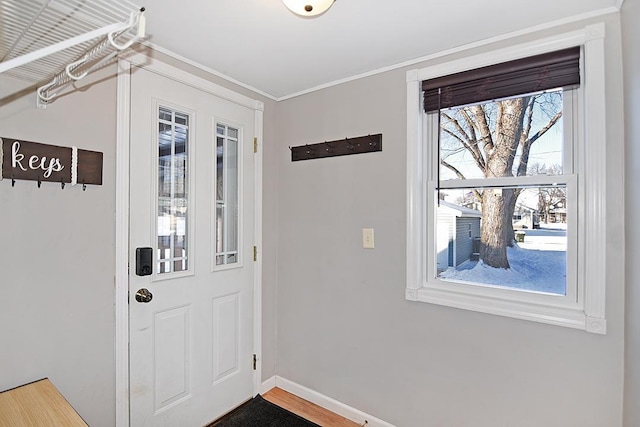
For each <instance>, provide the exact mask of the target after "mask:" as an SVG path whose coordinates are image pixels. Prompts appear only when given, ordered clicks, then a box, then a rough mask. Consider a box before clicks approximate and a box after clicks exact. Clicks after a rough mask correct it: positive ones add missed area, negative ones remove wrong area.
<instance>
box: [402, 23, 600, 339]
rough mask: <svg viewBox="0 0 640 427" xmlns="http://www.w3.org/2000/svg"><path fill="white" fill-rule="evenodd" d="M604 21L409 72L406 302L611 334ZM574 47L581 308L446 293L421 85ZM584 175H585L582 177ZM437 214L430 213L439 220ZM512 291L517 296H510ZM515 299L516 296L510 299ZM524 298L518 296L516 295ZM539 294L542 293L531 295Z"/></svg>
mask: <svg viewBox="0 0 640 427" xmlns="http://www.w3.org/2000/svg"><path fill="white" fill-rule="evenodd" d="M604 37H605V31H604V24H602V23H600V24H595V25H589V26H587V27H585V28H584V29H582V30H578V31H573V32H570V33H564V34H560V35H557V36H553V37H550V38H545V39H541V40H538V41H535V42H530V43H524V44H520V45H515V46H512V47H509V48H504V49H500V50H496V51H493V52H489V53H485V54H481V55H475V56H469V57H465V58H463V59H459V60H454V61H450V62H447V63H443V64H439V65H435V66H431V67H426V68H421V69H415V70H410V71H408V72H407V264H406V273H407V283H406V299H408V300H410V301H421V302H427V303H433V304H439V305H444V306H449V307H455V308H461V309H466V310H472V311H478V312H482V313H489V314H495V315H500V316H506V317H513V318H517V319H524V320H530V321H535V322H541V323H547V324H552V325H558V326H565V327H570V328H575V329H582V330H585V331H588V332H593V333H598V334H605V333H606V318H605V290H606V288H605V286H606V266H605V260H606V250H605V245H606V204H605V203H606V198H605V187H606V164H605V159H606V144H605V143H604V141H606V126H605V125H606V109H605V59H604ZM573 46H583V47H584V62H583V64H584V73H583V76H582V78H583V80H582V84H581V86H582V88H583V94H584V111H583V113H582V114H583V116H582V120H581V122H582V126H581V127H580V129H578V137H581V138H582V142H581V143H579V147H580V149H579V151H580V152H579V153H574V155H576V156H578V155H579V156H582V159H583V160H582V162H578V164H579V163H582V164H583V165H584V171H588V173H584V171H583V170H580V169H578V170H575V171H574V173H576V174H577V175H578V176H579V179H580V185H579V194H578V199H579V206H578V223H579V224H580V226H579V228H580V229H581V230H588V232H584V233H583V234H582V235H580V234H579V235H578V239H579V240H580V244H579V245H578V254H577V256H578V259H579V261H580V262H578V271H577V279H578V292H579V293H580V292H583V295H578V298H577V302H576V304H574V305H573V306H570V305H566V304H562V305H559V306H554V305H551V304H548V303H547V302H544V301H539V300H538V301H536V298H535V297H534V298H522V293H521V292H516V291H504V290H499V291H501V292H496V291H498V290H497V289H492V288H488V287H481V286H464V285H460V286H452V287H451V288H449V287H447V288H442V287H440V288H438V287H434V286H431V285H430V284H429V283H428V282H427V281H426V277H428V276H427V274H426V267H427V266H426V262H425V260H427V253H426V252H427V249H426V248H427V245H426V235H427V232H428V230H427V203H426V195H427V194H429V193H427V190H428V189H427V188H425V185H426V182H427V180H426V177H425V176H424V166H425V153H424V147H423V145H424V143H423V136H424V130H423V115H424V113H423V111H422V99H421V98H422V97H421V82H422V81H423V80H428V79H431V78H435V77H440V76H444V75H448V74H452V73H457V72H462V71H467V70H470V69H474V68H479V67H484V66H488V65H493V64H497V63H500V62H505V61H510V60H515V59H519V58H524V57H528V56H533V55H538V54H542V53H546V52H551V51H554V50H560V49H564V48H569V47H573ZM580 175H581V176H580ZM431 216H432V215H429V218H431ZM509 292H510V294H509ZM509 295H513V297H509ZM515 295H517V296H518V297H516V296H515ZM531 295H535V294H531Z"/></svg>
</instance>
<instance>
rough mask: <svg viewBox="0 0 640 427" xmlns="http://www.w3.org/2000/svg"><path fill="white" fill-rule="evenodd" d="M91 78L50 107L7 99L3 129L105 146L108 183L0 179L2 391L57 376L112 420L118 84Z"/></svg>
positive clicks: (100, 418)
mask: <svg viewBox="0 0 640 427" xmlns="http://www.w3.org/2000/svg"><path fill="white" fill-rule="evenodd" d="M91 79H93V80H95V79H98V80H99V83H97V84H94V85H91V87H90V88H88V90H86V91H78V92H75V93H74V94H73V95H70V96H65V97H63V98H61V99H59V100H58V101H56V102H55V103H54V104H52V105H51V106H49V108H47V109H46V110H40V109H37V108H36V106H35V99H36V98H35V92H34V91H29V92H28V94H27V95H26V96H23V97H19V98H18V99H16V100H14V101H13V102H9V103H6V102H7V101H8V100H7V99H6V98H5V99H2V100H0V105H1V107H0V136H5V137H12V138H19V139H25V140H29V141H35V142H42V143H46V144H53V145H61V146H66V147H70V146H72V145H75V146H77V147H78V148H82V149H88V150H95V151H102V152H103V153H104V165H103V167H104V169H103V185H102V186H88V188H87V191H82V188H80V187H75V188H71V187H70V186H67V187H66V188H65V189H64V190H62V189H61V188H60V185H59V184H52V183H43V184H42V187H41V188H39V189H38V188H37V185H36V183H35V182H29V181H17V182H16V185H15V188H12V187H11V181H10V180H3V181H1V182H0V223H1V224H2V234H1V235H2V239H1V242H2V243H1V244H0V266H1V270H2V273H1V275H0V325H2V327H1V328H0V343H1V344H0V345H1V347H2V350H0V366H2V369H0V390H4V389H7V388H10V387H15V386H18V385H20V384H24V383H27V382H30V381H34V380H37V379H40V378H43V377H49V379H50V380H51V381H52V382H53V384H54V385H55V386H56V387H57V388H58V389H59V390H60V391H61V392H62V394H63V395H64V396H65V397H66V398H67V400H69V402H71V404H72V406H73V407H74V408H76V410H77V411H78V412H79V413H80V415H81V416H82V417H83V418H84V419H85V421H87V422H88V423H89V424H90V425H92V426H110V425H113V424H114V420H115V398H114V390H115V380H114V378H115V367H114V363H115V359H114V317H113V295H114V293H113V276H114V255H115V253H114V230H115V227H114V219H113V215H114V211H115V139H116V128H115V123H116V110H115V105H116V83H115V79H113V78H108V77H106V74H105V73H100V74H98V75H96V76H92V77H91ZM3 83H6V80H0V84H3ZM86 85H87V83H86V82H83V84H82V86H85V88H87V87H86ZM7 87H8V86H4V88H7Z"/></svg>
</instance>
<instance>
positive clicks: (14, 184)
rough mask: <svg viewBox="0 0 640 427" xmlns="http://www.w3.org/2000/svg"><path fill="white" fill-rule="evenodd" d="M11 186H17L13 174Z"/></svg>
mask: <svg viewBox="0 0 640 427" xmlns="http://www.w3.org/2000/svg"><path fill="white" fill-rule="evenodd" d="M11 186H12V187H15V186H16V180H15V178H14V177H13V174H11Z"/></svg>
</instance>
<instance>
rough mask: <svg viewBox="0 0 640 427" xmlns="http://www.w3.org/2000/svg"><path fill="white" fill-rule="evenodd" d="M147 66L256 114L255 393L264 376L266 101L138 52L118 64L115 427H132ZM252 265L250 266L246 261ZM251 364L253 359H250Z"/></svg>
mask: <svg viewBox="0 0 640 427" xmlns="http://www.w3.org/2000/svg"><path fill="white" fill-rule="evenodd" d="M133 66H138V67H143V68H145V69H147V70H150V71H153V72H155V73H157V74H160V75H163V76H165V77H168V78H171V79H173V80H177V81H179V82H181V83H184V84H187V85H189V86H192V87H194V88H197V89H200V90H202V91H204V92H207V93H210V94H212V95H215V96H217V97H219V98H223V99H226V100H228V101H231V102H234V103H236V104H239V105H242V106H245V107H248V108H250V109H252V110H253V111H254V125H255V135H254V136H255V137H256V138H258V146H257V148H258V149H257V151H256V153H255V154H254V161H255V163H254V167H255V200H254V202H255V215H254V217H255V220H254V235H255V243H254V244H255V245H256V247H257V252H258V257H257V261H255V262H254V277H253V292H254V295H253V299H254V307H253V321H254V325H253V352H254V353H255V354H256V355H257V363H256V370H255V371H254V372H253V395H254V396H255V395H256V394H258V393H259V392H260V385H261V377H262V363H261V360H262V357H261V356H262V158H263V155H262V145H263V144H262V136H263V129H262V127H263V123H264V119H263V116H264V103H263V102H262V101H259V100H256V99H252V98H249V97H247V96H244V95H241V94H239V93H237V92H234V91H232V90H230V89H227V88H225V87H223V86H220V85H217V84H215V83H213V82H211V81H209V80H206V79H203V78H200V77H197V76H195V75H192V74H190V73H188V72H186V71H184V70H182V69H180V68H177V67H174V66H172V65H168V64H166V63H164V62H161V61H158V60H157V59H153V58H151V57H149V56H147V55H144V54H141V53H137V54H135V55H132V56H129V57H127V58H126V59H122V58H121V59H119V60H118V74H117V112H116V114H117V130H116V133H117V139H116V214H115V229H116V236H115V246H116V247H115V251H116V253H115V364H116V378H115V381H116V384H115V385H116V426H117V427H129V424H130V423H129V410H130V403H129V178H130V175H129V147H130V137H129V135H130V125H131V123H130V113H131V111H130V105H131V102H130V101H131V68H132V67H133ZM248 262H251V261H250V260H248ZM247 363H249V361H247Z"/></svg>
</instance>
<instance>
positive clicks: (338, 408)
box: [260, 375, 395, 427]
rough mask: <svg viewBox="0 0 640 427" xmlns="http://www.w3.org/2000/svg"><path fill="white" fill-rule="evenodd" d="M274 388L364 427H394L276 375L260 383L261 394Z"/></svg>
mask: <svg viewBox="0 0 640 427" xmlns="http://www.w3.org/2000/svg"><path fill="white" fill-rule="evenodd" d="M274 387H278V388H281V389H283V390H284V391H287V392H289V393H291V394H295V395H296V396H298V397H301V398H303V399H305V400H308V401H309V402H311V403H315V404H316V405H318V406H320V407H322V408H324V409H327V410H329V411H331V412H333V413H336V414H338V415H340V416H342V417H345V418H346V419H348V420H351V421H353V422H355V423H358V424H360V425H363V426H366V427H395V426H394V425H393V424H390V423H388V422H386V421H383V420H381V419H379V418H376V417H374V416H372V415H369V414H366V413H364V412H362V411H360V410H358V409H355V408H352V407H351V406H348V405H345V404H344V403H342V402H338V401H337V400H335V399H332V398H331V397H329V396H325V395H324V394H321V393H318V392H317V391H314V390H311V389H309V388H307V387H305V386H302V385H300V384H297V383H294V382H293V381H289V380H288V379H286V378H282V377H279V376H277V375H276V376H273V377H271V378H269V379H268V380H266V381H265V382H263V383H262V387H261V388H260V389H261V393H266V392H267V391H269V390H271V389H272V388H274ZM365 421H366V424H365Z"/></svg>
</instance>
